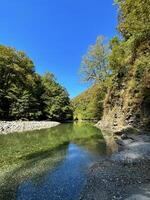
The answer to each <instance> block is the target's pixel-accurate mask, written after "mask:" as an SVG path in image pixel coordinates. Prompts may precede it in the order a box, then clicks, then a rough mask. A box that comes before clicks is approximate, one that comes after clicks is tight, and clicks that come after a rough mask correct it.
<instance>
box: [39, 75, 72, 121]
mask: <svg viewBox="0 0 150 200" xmlns="http://www.w3.org/2000/svg"><path fill="white" fill-rule="evenodd" d="M42 83H43V86H44V90H45V91H44V93H43V95H42V99H43V102H44V116H46V118H48V119H54V120H59V121H62V120H67V119H72V108H71V105H70V99H69V95H68V93H67V91H66V90H65V89H64V88H63V87H62V86H60V85H59V84H58V83H57V82H56V80H55V77H54V75H53V74H51V73H46V74H45V75H44V76H43V77H42Z"/></svg>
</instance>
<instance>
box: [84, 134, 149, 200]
mask: <svg viewBox="0 0 150 200" xmlns="http://www.w3.org/2000/svg"><path fill="white" fill-rule="evenodd" d="M122 138H123V139H122ZM122 138H121V137H120V139H118V140H117V143H118V149H119V151H118V152H115V153H113V154H112V155H110V156H109V157H108V158H107V159H103V160H102V161H100V162H98V163H95V164H94V165H93V166H92V167H91V168H90V169H89V172H88V174H89V178H88V180H87V184H86V186H85V188H84V190H83V192H82V195H81V197H80V200H114V199H116V200H148V199H150V135H149V134H148V133H147V134H137V135H131V134H129V135H126V136H123V137H122Z"/></svg>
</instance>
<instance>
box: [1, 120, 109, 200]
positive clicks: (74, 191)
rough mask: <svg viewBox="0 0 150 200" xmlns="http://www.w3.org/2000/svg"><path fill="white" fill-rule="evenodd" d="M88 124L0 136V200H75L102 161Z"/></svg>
mask: <svg viewBox="0 0 150 200" xmlns="http://www.w3.org/2000/svg"><path fill="white" fill-rule="evenodd" d="M106 152H107V148H106V143H105V140H104V138H103V136H102V134H101V131H100V130H99V129H97V128H96V127H94V126H93V125H92V124H90V123H66V124H61V125H59V126H57V127H54V128H51V129H45V130H38V131H32V132H31V131H30V132H24V133H14V134H8V135H1V136H0V161H1V164H0V199H1V200H77V199H78V198H79V196H80V193H81V192H82V189H83V188H84V186H85V184H86V180H87V172H88V169H89V167H90V166H92V164H94V163H95V162H97V161H99V160H101V159H103V158H104V157H106V154H107V153H106Z"/></svg>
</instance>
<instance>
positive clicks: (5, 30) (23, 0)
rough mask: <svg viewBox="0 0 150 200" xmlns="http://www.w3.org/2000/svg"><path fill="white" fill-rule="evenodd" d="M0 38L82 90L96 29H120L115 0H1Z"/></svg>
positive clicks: (74, 92) (72, 90) (75, 89)
mask: <svg viewBox="0 0 150 200" xmlns="http://www.w3.org/2000/svg"><path fill="white" fill-rule="evenodd" d="M0 5H1V12H0V44H3V45H9V46H12V47H15V48H16V49H18V50H23V51H25V52H26V54H27V55H28V56H29V57H30V58H31V59H32V60H33V61H34V63H35V67H36V71H37V72H38V73H40V74H43V73H44V72H46V71H50V72H52V73H54V74H55V76H56V78H57V80H58V82H59V83H61V84H62V85H63V86H65V87H66V88H67V90H68V92H69V94H70V96H71V97H74V96H76V95H78V94H79V93H80V92H82V91H84V90H85V89H86V88H87V87H88V84H83V83H82V81H81V77H80V75H79V67H80V63H81V60H82V56H83V55H84V54H86V52H87V48H88V46H89V45H91V44H93V43H94V42H95V40H96V37H97V36H98V35H105V36H106V38H108V39H109V38H111V37H113V36H114V35H116V34H117V31H116V25H117V11H116V7H115V6H114V5H113V0H0Z"/></svg>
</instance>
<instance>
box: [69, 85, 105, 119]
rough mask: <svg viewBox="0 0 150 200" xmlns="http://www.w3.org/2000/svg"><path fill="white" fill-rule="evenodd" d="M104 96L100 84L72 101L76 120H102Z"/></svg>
mask: <svg viewBox="0 0 150 200" xmlns="http://www.w3.org/2000/svg"><path fill="white" fill-rule="evenodd" d="M104 96H105V93H104V91H103V90H102V88H101V86H100V84H94V85H93V86H91V87H90V88H89V89H88V90H86V91H85V92H83V93H81V94H80V95H78V96H77V97H75V98H74V99H72V104H73V108H74V119H78V120H84V119H85V120H88V119H89V120H91V119H95V120H99V119H101V117H102V112H103V99H104Z"/></svg>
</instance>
